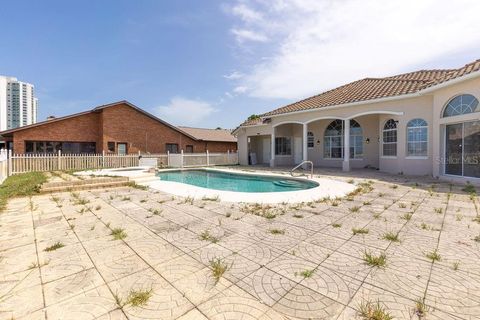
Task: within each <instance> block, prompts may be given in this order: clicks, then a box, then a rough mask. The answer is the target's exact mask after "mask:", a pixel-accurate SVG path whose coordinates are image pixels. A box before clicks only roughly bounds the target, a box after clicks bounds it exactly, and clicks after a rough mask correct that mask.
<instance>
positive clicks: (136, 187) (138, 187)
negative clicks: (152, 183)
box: [128, 181, 148, 191]
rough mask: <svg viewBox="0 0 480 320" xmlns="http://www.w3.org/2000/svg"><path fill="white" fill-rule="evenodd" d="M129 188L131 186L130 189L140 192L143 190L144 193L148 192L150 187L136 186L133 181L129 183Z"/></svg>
mask: <svg viewBox="0 0 480 320" xmlns="http://www.w3.org/2000/svg"><path fill="white" fill-rule="evenodd" d="M128 186H129V187H130V188H135V189H138V190H143V191H145V190H148V187H147V186H142V185H141V184H136V183H135V182H133V181H132V182H130V183H128Z"/></svg>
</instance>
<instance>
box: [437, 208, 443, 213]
mask: <svg viewBox="0 0 480 320" xmlns="http://www.w3.org/2000/svg"><path fill="white" fill-rule="evenodd" d="M435 212H436V213H443V209H442V208H435Z"/></svg>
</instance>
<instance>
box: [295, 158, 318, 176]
mask: <svg viewBox="0 0 480 320" xmlns="http://www.w3.org/2000/svg"><path fill="white" fill-rule="evenodd" d="M305 163H309V164H310V179H313V162H312V161H310V160H304V161H302V162H301V163H300V164H299V165H297V166H296V167H295V168H293V169H292V170H290V175H291V176H292V177H293V171H295V170H297V169H298V168H300V167H301V166H303V165H304V164H305Z"/></svg>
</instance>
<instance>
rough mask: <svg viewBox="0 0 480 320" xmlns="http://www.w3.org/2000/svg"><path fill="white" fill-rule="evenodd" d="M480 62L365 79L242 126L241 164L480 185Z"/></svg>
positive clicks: (239, 145) (239, 146)
mask: <svg viewBox="0 0 480 320" xmlns="http://www.w3.org/2000/svg"><path fill="white" fill-rule="evenodd" d="M478 99H480V60H477V61H474V62H472V63H469V64H467V65H465V66H463V67H461V68H458V69H447V70H420V71H414V72H409V73H405V74H400V75H395V76H389V77H385V78H365V79H362V80H358V81H354V82H352V83H348V84H346V85H343V86H340V87H338V88H335V89H332V90H329V91H326V92H323V93H321V94H319V95H316V96H313V97H310V98H307V99H304V100H301V101H298V102H295V103H292V104H289V105H286V106H283V107H281V108H278V109H275V110H273V111H270V112H267V113H264V114H262V115H260V116H259V117H257V118H254V119H250V120H247V121H245V122H244V123H243V124H241V125H240V126H239V127H238V128H237V129H236V130H235V131H234V134H235V135H236V136H237V138H238V150H239V161H240V164H242V165H247V164H265V165H270V166H288V167H292V166H294V165H295V164H299V163H301V162H302V161H303V160H310V161H312V162H313V163H314V165H315V166H320V167H338V168H341V169H343V170H345V171H349V170H351V168H376V169H378V170H380V171H384V172H388V173H394V174H398V173H403V174H410V175H432V176H434V177H440V178H445V179H450V180H458V181H463V182H465V181H472V182H477V183H478V182H479V181H480V106H479V101H478Z"/></svg>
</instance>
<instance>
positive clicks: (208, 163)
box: [207, 149, 210, 167]
mask: <svg viewBox="0 0 480 320" xmlns="http://www.w3.org/2000/svg"><path fill="white" fill-rule="evenodd" d="M209 165H210V156H209V155H208V149H207V167H208V166H209Z"/></svg>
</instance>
